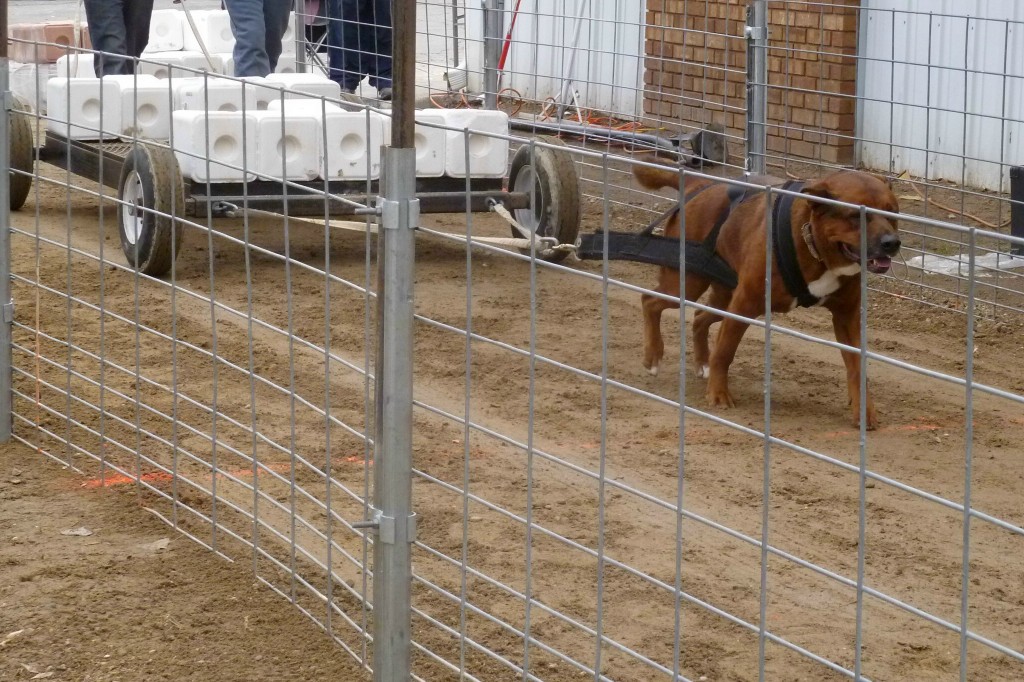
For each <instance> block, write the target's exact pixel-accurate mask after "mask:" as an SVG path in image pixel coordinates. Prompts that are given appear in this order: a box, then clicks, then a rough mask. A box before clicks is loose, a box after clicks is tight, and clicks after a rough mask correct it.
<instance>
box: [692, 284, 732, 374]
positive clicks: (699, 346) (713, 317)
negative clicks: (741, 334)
mask: <svg viewBox="0 0 1024 682" xmlns="http://www.w3.org/2000/svg"><path fill="white" fill-rule="evenodd" d="M687 289H689V287H687ZM730 298H732V289H726V288H725V287H722V286H720V285H717V284H716V285H712V287H711V296H709V297H708V301H707V304H708V306H710V307H712V308H717V309H719V310H724V309H725V307H726V306H728V305H729V299H730ZM687 299H689V296H687ZM721 319H722V316H721V315H719V314H717V313H713V312H710V311H708V310H698V311H697V312H696V313H694V314H693V366H694V372H695V373H696V374H697V376H698V377H703V378H705V379H707V378H708V374H709V367H708V362H709V358H710V357H711V349H710V346H709V344H708V334H709V333H710V330H711V325H713V324H714V323H716V322H718V321H719V320H721Z"/></svg>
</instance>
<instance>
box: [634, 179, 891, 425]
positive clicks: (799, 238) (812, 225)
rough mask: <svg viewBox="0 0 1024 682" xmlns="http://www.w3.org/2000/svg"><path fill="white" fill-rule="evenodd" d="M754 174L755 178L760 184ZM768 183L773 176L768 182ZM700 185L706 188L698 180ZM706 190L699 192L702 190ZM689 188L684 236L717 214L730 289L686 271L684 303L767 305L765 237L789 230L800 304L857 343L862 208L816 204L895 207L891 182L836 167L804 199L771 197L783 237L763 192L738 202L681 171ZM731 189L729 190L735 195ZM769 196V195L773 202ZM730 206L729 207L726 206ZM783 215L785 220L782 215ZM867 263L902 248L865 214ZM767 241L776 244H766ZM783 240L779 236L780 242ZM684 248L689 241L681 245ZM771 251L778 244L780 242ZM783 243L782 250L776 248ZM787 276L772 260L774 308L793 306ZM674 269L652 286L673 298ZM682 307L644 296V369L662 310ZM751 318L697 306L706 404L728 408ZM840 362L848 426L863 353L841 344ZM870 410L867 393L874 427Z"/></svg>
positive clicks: (755, 313) (656, 182)
mask: <svg viewBox="0 0 1024 682" xmlns="http://www.w3.org/2000/svg"><path fill="white" fill-rule="evenodd" d="M633 172H634V175H635V176H636V178H637V180H639V182H640V184H641V185H643V186H644V187H647V188H649V189H660V188H662V187H673V188H675V189H677V190H678V189H679V177H680V176H679V174H678V173H676V172H674V171H671V170H667V169H657V168H651V167H647V166H636V167H634V171H633ZM760 181H761V179H758V182H760ZM769 184H770V183H769ZM706 185H707V187H705V186H706ZM702 188H703V189H702ZM685 189H686V193H687V195H688V196H691V197H692V198H690V199H689V200H687V202H686V204H685V206H684V208H683V210H684V211H685V220H686V239H687V240H694V241H703V240H705V238H707V237H708V235H709V233H711V232H712V230H713V228H714V226H715V224H716V223H719V222H720V220H721V219H722V217H723V216H725V215H726V214H728V216H727V217H725V219H724V222H722V223H720V232H719V233H718V236H717V239H716V240H715V243H714V252H715V253H716V254H717V255H718V256H719V257H720V258H721V259H722V260H723V261H725V263H726V264H727V265H728V266H729V267H731V269H732V270H733V271H735V274H736V286H735V288H729V287H727V286H725V285H723V284H722V283H721V282H720V281H715V280H713V279H712V278H711V277H708V276H705V275H704V274H701V273H698V272H694V271H693V270H694V268H690V267H688V268H687V272H686V291H685V299H686V300H687V301H696V300H697V299H698V298H700V297H701V295H702V294H704V292H705V291H707V290H708V289H709V288H710V289H711V293H710V296H709V299H708V305H709V306H710V307H712V308H717V309H720V310H726V311H728V312H730V313H733V314H736V315H742V316H743V317H747V318H757V317H759V316H760V315H762V314H763V312H764V306H765V257H766V251H765V249H766V240H767V239H769V238H773V239H789V236H788V235H786V234H784V233H785V232H791V234H792V242H791V247H792V248H790V251H791V252H795V253H794V255H795V258H792V257H791V260H790V262H791V263H792V266H791V267H788V268H786V270H788V271H790V272H791V271H792V270H794V269H796V268H798V270H799V274H801V275H802V276H803V282H804V283H805V284H806V290H805V291H804V293H803V294H802V296H806V294H807V292H808V291H809V292H810V294H811V297H809V298H803V297H801V298H800V303H801V304H803V305H811V304H812V303H815V302H816V303H817V304H818V305H822V306H824V307H825V308H828V310H829V311H831V313H832V324H833V326H834V328H835V334H836V340H838V341H839V342H840V343H843V344H846V345H847V346H852V347H854V348H856V347H857V346H859V345H860V341H861V339H860V271H861V266H860V261H861V257H862V254H861V253H860V250H861V236H860V226H861V215H860V211H859V210H858V209H853V208H842V207H837V206H832V205H828V204H826V203H821V202H817V201H814V200H813V199H812V197H822V198H826V199H832V200H835V201H841V202H844V203H848V204H852V205H855V206H861V205H863V206H866V207H868V208H872V209H878V210H882V211H887V212H890V213H897V212H898V211H899V204H898V202H897V200H896V197H895V195H894V194H893V193H892V191H891V190H890V188H889V186H888V184H887V183H886V182H885V181H884V180H882V179H879V178H878V177H876V176H874V175H870V174H868V173H862V172H857V171H840V172H837V173H832V174H831V175H828V176H826V177H824V178H822V179H820V180H816V181H813V182H809V183H807V184H806V185H804V186H803V187H802V189H801V190H800V191H802V193H803V195H806V196H807V198H803V195H801V197H800V198H797V199H795V200H789V201H788V202H786V203H783V204H778V203H776V204H775V206H777V207H778V208H775V211H776V216H777V217H776V218H775V219H774V220H773V224H774V223H776V222H778V224H779V225H781V226H783V227H788V230H783V232H780V234H782V236H781V237H772V236H771V235H769V232H768V226H767V217H766V216H767V215H768V213H769V212H771V211H772V210H773V207H768V206H766V203H767V200H766V198H765V194H766V193H765V192H764V191H755V192H754V193H753V194H751V195H749V196H748V197H747V198H745V199H743V198H739V199H737V198H736V197H735V196H730V195H729V194H728V192H729V187H728V185H726V184H725V183H717V182H714V181H710V180H706V179H699V178H692V179H691V178H688V179H687V181H686V186H685ZM734 194H735V193H734ZM777 196H778V195H777V194H775V193H773V200H774V201H775V202H778V199H776V198H775V197H777ZM730 204H732V205H731V211H730ZM787 204H788V205H787ZM787 215H788V219H789V220H788V225H786V223H785V222H783V220H784V218H785V217H786V216H787ZM866 221H867V232H868V234H867V248H868V253H867V259H868V260H867V264H866V265H867V269H868V270H869V271H870V272H876V273H884V272H886V271H887V270H888V269H889V267H890V265H891V262H892V261H891V258H892V256H894V255H895V254H896V253H897V252H898V251H899V248H900V239H899V236H898V234H897V226H896V223H895V221H893V220H890V219H889V218H887V217H883V216H879V215H874V214H871V213H868V214H867V217H866ZM679 224H680V213H676V214H675V215H674V216H672V217H671V218H670V219H669V222H668V224H667V225H666V227H665V236H667V237H675V238H678V237H679ZM773 243H774V242H773ZM783 243H784V242H783ZM687 248H688V249H689V248H690V247H689V246H688V247H687ZM775 250H776V253H778V252H779V251H780V247H778V244H776V246H775ZM783 250H784V249H783ZM784 275H786V276H789V277H790V281H791V280H792V274H790V273H784V272H782V271H781V269H780V264H779V259H778V257H776V258H775V259H773V263H772V275H771V287H772V288H771V306H772V311H773V312H788V311H790V310H792V309H793V308H794V307H796V305H797V303H798V298H797V296H796V295H794V293H793V292H792V291H791V289H793V287H791V286H790V281H787V279H786V277H785V276H784ZM679 280H680V277H679V271H678V270H675V269H672V268H668V267H662V268H661V272H660V276H659V280H658V286H657V288H656V289H655V291H657V292H659V293H661V294H666V295H669V296H674V297H678V296H679V293H680V292H679V283H680V282H679ZM678 307H679V304H678V303H674V302H672V301H669V300H666V299H664V298H661V297H658V296H653V295H651V294H644V295H643V311H644V367H646V368H647V369H648V370H649V371H650V372H651V374H657V373H658V365H659V363H660V362H661V359H662V356H663V354H664V344H663V342H662V338H661V313H662V312H663V311H664V310H667V309H669V308H678ZM719 321H720V322H721V328H720V329H719V332H718V339H717V341H716V343H715V347H714V350H713V352H712V351H711V350H710V349H709V347H708V331H709V328H710V327H711V325H712V324H714V323H716V322H719ZM747 326H748V324H747V323H745V322H741V321H739V320H735V319H731V318H723V317H722V316H721V315H717V314H715V313H712V312H707V311H703V310H700V311H697V312H696V313H695V314H694V316H693V354H694V363H695V365H696V371H697V375H698V376H701V377H705V378H707V380H708V385H707V397H708V401H709V402H710V403H711V404H712V405H722V406H728V407H732V406H733V405H734V402H733V399H732V396H731V395H730V393H729V385H728V371H729V365H730V364H732V361H733V358H734V357H735V355H736V348H737V346H738V345H739V343H740V339H741V338H743V334H744V332H745V331H746V329H747ZM842 356H843V362H844V363H845V365H846V383H847V389H848V392H849V396H850V404H851V405H852V407H853V419H854V422H855V423H859V421H860V358H859V356H858V355H857V354H855V353H850V352H847V351H842ZM876 425H877V417H876V415H875V408H874V405H873V404H872V401H871V398H870V396H868V397H867V424H866V427H867V428H869V429H873V428H875V426H876Z"/></svg>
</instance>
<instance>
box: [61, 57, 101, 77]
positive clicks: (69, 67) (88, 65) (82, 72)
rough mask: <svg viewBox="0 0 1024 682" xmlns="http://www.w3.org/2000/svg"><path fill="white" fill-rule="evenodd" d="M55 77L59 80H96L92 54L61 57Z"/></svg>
mask: <svg viewBox="0 0 1024 682" xmlns="http://www.w3.org/2000/svg"><path fill="white" fill-rule="evenodd" d="M55 75H56V76H57V77H58V78H95V77H96V69H95V68H94V67H93V56H92V54H90V53H88V52H82V53H78V54H66V55H64V56H63V57H60V58H59V59H57V64H56V72H55Z"/></svg>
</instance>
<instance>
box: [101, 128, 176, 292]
mask: <svg viewBox="0 0 1024 682" xmlns="http://www.w3.org/2000/svg"><path fill="white" fill-rule="evenodd" d="M136 172H137V173H138V174H139V181H140V184H141V185H142V197H143V201H142V207H143V208H144V209H148V210H147V211H146V212H145V213H144V216H143V221H142V230H141V234H140V235H139V238H138V243H137V244H136V243H133V242H132V241H131V239H129V237H128V235H127V234H126V233H125V227H124V219H125V212H126V211H129V210H131V208H130V207H129V206H127V205H126V204H125V203H124V194H125V185H126V183H127V181H128V179H129V178H131V177H132V175H133V174H134V173H136ZM117 187H118V191H117V198H118V199H119V202H118V204H117V228H118V233H119V234H120V237H121V251H123V252H124V256H125V258H126V259H127V261H128V264H129V265H131V266H132V267H134V268H136V269H137V270H138V271H139V272H141V273H143V274H146V275H150V276H152V277H163V276H164V275H166V274H167V273H168V272H169V271H170V269H171V266H173V265H174V258H175V256H177V255H178V252H179V251H180V250H181V243H182V241H183V239H182V238H183V236H184V229H183V227H182V224H181V221H180V220H178V219H177V217H176V216H177V215H181V214H182V213H184V211H185V192H184V183H183V182H182V179H181V171H180V170H179V169H178V161H177V160H176V159H175V158H174V153H173V152H172V151H171V150H169V149H163V148H160V147H155V146H151V145H147V144H137V145H135V146H134V147H133V148H132V150H131V152H129V154H128V156H127V157H126V158H125V161H124V166H123V167H122V168H121V178H120V180H119V181H118V184H117ZM151 211H155V213H154V212H151ZM172 213H173V214H174V215H172ZM172 247H173V251H172Z"/></svg>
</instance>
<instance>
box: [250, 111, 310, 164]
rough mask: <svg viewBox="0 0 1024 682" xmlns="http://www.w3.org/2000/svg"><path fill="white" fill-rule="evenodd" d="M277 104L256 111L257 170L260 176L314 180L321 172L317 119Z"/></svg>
mask: <svg viewBox="0 0 1024 682" xmlns="http://www.w3.org/2000/svg"><path fill="white" fill-rule="evenodd" d="M286 112H287V110H284V111H283V110H281V109H280V108H279V109H277V110H275V111H270V110H268V111H258V112H256V113H255V114H253V115H254V116H255V118H256V154H257V158H258V159H259V161H258V162H257V165H256V172H257V173H259V175H260V177H261V178H266V179H270V180H272V179H281V178H284V179H285V180H314V179H316V178H317V176H318V175H320V138H321V127H320V119H319V118H318V117H317V116H315V115H313V114H302V113H291V112H287V113H286Z"/></svg>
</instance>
